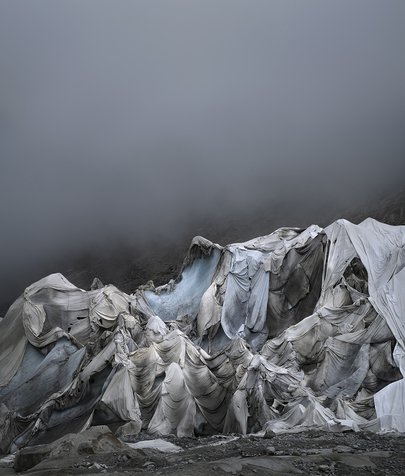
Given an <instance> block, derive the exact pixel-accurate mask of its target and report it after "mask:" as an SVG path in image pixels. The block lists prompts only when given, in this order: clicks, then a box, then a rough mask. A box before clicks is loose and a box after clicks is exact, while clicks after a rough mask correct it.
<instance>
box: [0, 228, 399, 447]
mask: <svg viewBox="0 0 405 476" xmlns="http://www.w3.org/2000/svg"><path fill="white" fill-rule="evenodd" d="M98 287H99V289H94V290H91V291H84V290H82V289H79V288H77V287H75V286H74V285H73V284H71V283H69V282H68V281H67V280H66V279H65V278H64V277H63V276H61V275H60V274H54V275H51V276H48V277H46V278H44V279H42V280H40V281H38V282H37V283H35V284H33V285H31V286H30V287H28V288H27V289H26V290H25V291H24V293H23V295H22V296H21V297H20V298H18V299H17V301H16V302H15V303H14V304H13V305H12V306H11V307H10V309H9V311H8V312H7V314H6V316H5V317H4V319H2V320H1V321H0V331H1V332H0V451H3V452H5V451H13V450H15V449H16V448H18V447H22V446H26V445H28V444H39V443H42V442H46V441H49V440H52V439H56V438H58V437H60V436H62V435H63V434H65V433H68V432H72V431H80V430H82V429H84V428H87V427H88V426H90V425H98V424H108V425H113V426H114V428H117V427H119V429H118V432H119V434H124V433H128V432H132V433H136V432H139V431H140V430H141V429H144V430H146V431H148V432H149V433H151V434H152V435H156V436H161V435H167V434H173V433H175V434H177V435H178V436H192V435H195V434H200V435H204V434H210V433H214V432H239V433H247V432H252V431H259V430H263V429H265V430H272V431H274V432H285V431H299V430H300V429H307V428H321V429H325V430H330V431H344V430H355V431H358V430H361V429H363V428H364V429H367V430H373V431H385V430H398V431H401V432H405V423H404V422H405V384H404V382H405V381H404V380H403V376H404V372H405V227H403V226H402V227H393V226H388V225H384V224H381V223H378V222H376V221H375V220H371V219H368V220H366V221H364V222H363V223H361V224H360V225H353V224H351V223H349V222H347V221H345V220H339V221H337V222H335V223H333V224H332V225H330V226H329V227H327V228H326V229H325V230H322V229H321V228H319V227H317V226H311V227H309V228H308V229H307V230H299V229H294V228H281V229H279V230H277V231H276V232H274V233H272V234H270V235H268V236H263V237H260V238H256V239H254V240H250V241H248V242H245V243H237V244H231V245H228V246H225V247H221V246H219V245H216V244H213V243H211V242H209V241H208V240H206V239H204V238H201V237H197V238H196V239H194V240H193V242H192V244H191V247H190V250H189V253H188V255H187V256H186V259H185V262H184V266H183V271H182V274H181V276H180V277H179V278H178V279H177V280H175V281H174V280H172V281H171V282H170V283H168V284H167V285H165V286H161V287H159V288H155V287H154V286H153V285H152V284H149V285H147V286H141V287H140V288H138V289H137V290H136V291H135V292H134V294H130V295H128V294H125V293H123V292H121V291H120V290H118V289H117V288H116V287H114V286H111V285H108V286H102V285H100V283H99V286H98Z"/></svg>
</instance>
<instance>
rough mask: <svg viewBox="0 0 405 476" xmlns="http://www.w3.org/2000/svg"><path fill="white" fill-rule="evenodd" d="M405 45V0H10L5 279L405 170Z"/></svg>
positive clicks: (328, 200)
mask: <svg viewBox="0 0 405 476" xmlns="http://www.w3.org/2000/svg"><path fill="white" fill-rule="evenodd" d="M404 51H405V2H404V1H403V0H397V1H396V0H390V1H383V0H379V1H373V0H347V1H346V0H339V1H326V0H318V1H311V0H305V1H289V0H279V1H272V0H263V1H259V0H245V1H238V0H200V1H197V0H182V1H180V0H170V1H169V0H164V1H155V0H145V1H136V0H128V1H122V0H114V1H113V0H111V1H108V2H107V1H102V0H94V1H91V0H68V1H64V0H59V1H55V0H49V1H42V0H36V1H19V0H0V68H1V76H0V219H1V222H0V223H1V235H0V240H1V247H0V280H5V279H6V276H7V275H11V274H13V273H14V274H15V273H22V272H24V269H25V267H28V266H34V265H35V263H37V262H39V261H41V260H43V259H46V257H47V256H50V255H52V253H53V252H55V251H56V252H58V251H59V250H61V249H64V250H68V251H69V250H71V249H76V248H78V247H80V246H87V245H88V244H91V243H93V242H96V241H100V242H104V241H111V240H112V241H113V240H115V239H120V238H121V237H126V238H128V239H129V240H132V239H133V240H134V241H135V240H138V239H140V238H146V239H147V238H148V237H150V236H151V235H152V234H153V233H155V232H159V233H160V234H161V235H162V236H165V235H167V236H169V235H170V236H171V237H173V236H175V234H176V233H177V232H178V233H180V232H181V230H184V229H186V228H187V227H188V226H191V225H190V224H191V223H196V222H197V223H198V221H199V217H201V221H203V220H204V219H205V218H206V217H207V216H210V215H213V216H214V215H215V216H217V217H219V219H220V220H223V221H226V220H227V217H230V216H235V214H236V213H237V210H243V211H246V210H251V211H252V213H254V210H255V209H256V208H257V207H259V206H263V204H265V205H266V206H268V213H269V214H271V213H272V207H273V206H275V204H279V203H283V201H284V202H285V203H287V202H288V203H289V204H291V205H289V206H291V207H294V206H296V207H302V208H305V207H308V208H309V209H314V208H315V209H316V207H317V206H319V209H320V210H321V209H322V206H332V205H333V204H334V205H336V206H337V205H338V204H339V205H340V204H341V205H342V206H343V205H345V206H346V205H348V204H349V205H350V204H354V203H356V202H357V201H358V200H363V199H364V197H367V196H368V195H370V196H372V195H373V194H374V193H376V192H378V191H379V190H383V189H384V187H387V186H390V185H391V184H393V186H394V185H395V183H396V182H399V181H403V178H404V168H405V167H404V162H405V54H404ZM331 204H332V205H331ZM317 219H318V217H317V216H315V215H314V220H312V221H316V220H317ZM285 220H286V223H285V224H286V225H294V223H289V215H288V210H287V212H286V219H285ZM270 231H271V230H263V232H270Z"/></svg>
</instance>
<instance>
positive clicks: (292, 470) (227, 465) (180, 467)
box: [0, 431, 405, 476]
mask: <svg viewBox="0 0 405 476" xmlns="http://www.w3.org/2000/svg"><path fill="white" fill-rule="evenodd" d="M145 436H146V435H141V436H140V437H138V438H136V439H135V442H136V441H141V440H144V439H150V437H149V438H145ZM164 440H165V441H167V442H170V443H173V444H175V445H178V446H179V447H181V450H179V451H178V452H172V453H163V452H161V451H158V450H157V449H156V448H155V449H148V448H144V449H139V450H134V449H132V448H129V450H130V451H124V452H110V453H104V454H90V455H80V456H75V457H72V458H63V459H57V460H56V459H55V460H45V461H43V462H42V463H40V465H38V466H36V467H34V468H32V469H31V470H29V471H26V472H23V473H19V474H24V475H25V474H27V475H30V476H34V475H35V476H42V475H43V476H48V475H49V476H50V475H52V476H53V475H87V474H88V475H98V476H101V475H104V474H114V475H116V476H123V475H128V474H156V475H192V476H209V475H216V476H220V475H227V474H232V475H244V476H253V475H271V474H310V475H342V476H343V475H345V476H346V475H348V474H356V475H357V476H362V475H367V476H369V475H370V474H375V475H387V474H397V475H402V474H405V435H398V434H394V433H392V434H386V435H375V434H372V433H353V432H346V433H326V432H320V431H307V432H304V433H295V434H284V435H278V436H274V437H273V438H263V437H258V436H252V435H250V436H246V437H240V436H236V435H231V436H227V437H224V436H216V437H210V438H181V439H179V438H176V437H174V436H173V437H166V438H164ZM151 444H152V445H153V442H151ZM9 465H10V463H6V462H3V463H0V475H2V476H3V475H4V476H10V475H15V474H17V473H15V472H14V470H13V469H12V468H11V467H10V466H9ZM1 466H3V467H1Z"/></svg>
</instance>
